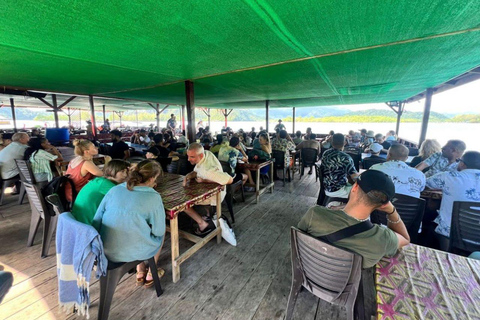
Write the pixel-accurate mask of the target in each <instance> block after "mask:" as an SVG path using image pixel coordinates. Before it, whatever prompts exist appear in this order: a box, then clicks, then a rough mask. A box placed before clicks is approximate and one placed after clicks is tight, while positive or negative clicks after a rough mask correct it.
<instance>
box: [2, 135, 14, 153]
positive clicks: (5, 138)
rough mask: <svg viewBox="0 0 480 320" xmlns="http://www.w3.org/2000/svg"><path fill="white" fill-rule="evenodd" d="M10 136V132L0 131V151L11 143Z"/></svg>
mask: <svg viewBox="0 0 480 320" xmlns="http://www.w3.org/2000/svg"><path fill="white" fill-rule="evenodd" d="M12 136H13V134H11V133H2V141H1V144H0V151H2V150H3V149H4V148H5V147H6V146H8V145H9V144H10V143H12Z"/></svg>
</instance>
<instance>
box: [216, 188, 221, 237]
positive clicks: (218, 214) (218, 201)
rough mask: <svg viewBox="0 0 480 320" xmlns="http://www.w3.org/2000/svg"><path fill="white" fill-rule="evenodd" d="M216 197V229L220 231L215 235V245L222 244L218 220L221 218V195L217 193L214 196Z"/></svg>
mask: <svg viewBox="0 0 480 320" xmlns="http://www.w3.org/2000/svg"><path fill="white" fill-rule="evenodd" d="M216 197H217V225H218V226H217V229H220V232H219V233H218V234H217V243H221V242H222V226H221V225H220V218H221V217H222V193H221V192H219V193H217V195H216Z"/></svg>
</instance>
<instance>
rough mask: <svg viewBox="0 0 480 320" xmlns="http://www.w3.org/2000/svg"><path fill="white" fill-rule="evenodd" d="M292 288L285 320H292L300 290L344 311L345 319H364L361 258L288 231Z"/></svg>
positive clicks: (312, 238)
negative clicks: (289, 233) (340, 307)
mask: <svg viewBox="0 0 480 320" xmlns="http://www.w3.org/2000/svg"><path fill="white" fill-rule="evenodd" d="M290 244H291V250H292V286H291V289H290V296H289V298H288V304H287V316H286V317H285V319H286V320H290V319H292V316H293V311H294V308H295V303H296V300H297V298H298V294H299V293H300V290H301V288H302V286H303V287H304V288H305V289H307V290H308V291H309V292H311V293H312V294H314V295H315V296H317V297H319V298H320V299H322V300H324V301H327V302H329V303H331V304H335V305H339V306H343V307H345V309H346V311H347V319H349V320H350V319H354V316H357V317H358V318H360V319H362V318H364V315H365V312H364V305H363V303H364V301H363V287H362V282H361V279H362V257H361V256H360V255H358V254H355V253H352V252H349V251H346V250H344V249H340V248H337V247H334V246H332V245H331V244H328V243H325V242H323V241H320V240H318V239H316V238H314V237H312V236H310V235H308V234H306V233H304V232H302V231H300V230H298V229H297V228H295V227H292V228H291V241H290ZM357 295H358V297H357Z"/></svg>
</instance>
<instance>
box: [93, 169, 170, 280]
mask: <svg viewBox="0 0 480 320" xmlns="http://www.w3.org/2000/svg"><path fill="white" fill-rule="evenodd" d="M161 172H162V169H161V167H160V165H159V164H158V163H157V162H155V161H151V160H144V161H142V162H140V163H139V164H137V166H136V167H135V168H134V169H133V170H132V171H131V172H130V173H129V175H128V178H127V180H126V183H122V184H119V185H117V186H115V187H113V188H111V189H110V191H109V192H108V193H107V194H106V195H105V197H104V198H103V200H102V202H101V203H100V206H99V207H98V210H97V213H96V214H95V217H94V219H93V223H92V226H93V227H94V228H95V229H97V230H98V232H99V233H100V236H101V238H102V241H103V248H104V250H105V255H106V256H107V258H108V260H109V261H112V262H130V261H135V260H147V259H150V258H151V257H152V256H154V255H155V262H158V258H159V256H160V250H161V248H162V244H163V240H164V236H165V209H164V207H163V202H162V197H161V196H160V194H159V193H158V192H157V191H155V189H153V187H154V186H155V185H156V183H157V182H156V181H157V178H158V177H159V176H160V174H161ZM151 269H152V268H151V267H150V272H149V274H147V275H145V273H146V272H145V271H146V267H145V264H144V263H143V262H142V263H140V264H139V265H138V266H137V279H136V282H137V285H143V284H145V286H147V287H149V286H153V277H152V275H151V272H152V270H151ZM155 271H156V270H155ZM155 271H154V272H155ZM158 273H159V276H160V277H161V276H162V275H163V274H164V273H165V272H164V271H163V270H161V269H159V270H158Z"/></svg>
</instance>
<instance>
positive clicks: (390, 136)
mask: <svg viewBox="0 0 480 320" xmlns="http://www.w3.org/2000/svg"><path fill="white" fill-rule="evenodd" d="M385 141H388V142H392V141H397V135H396V134H395V131H394V130H390V131H388V132H387V135H386V138H385Z"/></svg>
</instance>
